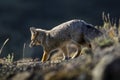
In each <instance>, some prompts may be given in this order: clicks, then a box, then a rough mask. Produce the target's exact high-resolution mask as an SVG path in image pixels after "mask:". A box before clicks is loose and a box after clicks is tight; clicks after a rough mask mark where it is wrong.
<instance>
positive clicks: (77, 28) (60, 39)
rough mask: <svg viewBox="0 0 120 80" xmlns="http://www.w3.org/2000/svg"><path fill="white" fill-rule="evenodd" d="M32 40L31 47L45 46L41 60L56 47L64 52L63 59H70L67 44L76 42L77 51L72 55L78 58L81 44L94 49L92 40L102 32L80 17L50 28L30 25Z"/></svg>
mask: <svg viewBox="0 0 120 80" xmlns="http://www.w3.org/2000/svg"><path fill="white" fill-rule="evenodd" d="M30 32H31V42H30V44H29V46H30V47H33V46H38V45H41V46H42V47H43V56H42V59H41V62H45V61H47V60H48V58H49V57H50V54H51V52H52V51H53V50H55V49H60V50H62V52H63V60H66V59H69V58H70V57H69V53H68V48H67V45H68V44H69V43H71V42H72V43H74V44H75V45H76V46H77V52H75V54H74V55H73V56H72V57H71V58H72V59H73V58H76V57H77V56H78V55H80V52H81V46H86V47H88V48H90V49H92V46H91V43H90V41H91V40H93V39H94V38H96V37H99V36H101V35H102V32H101V31H100V30H98V29H97V28H95V27H94V26H93V25H92V24H89V23H87V22H85V21H84V20H80V19H73V20H69V21H67V22H64V23H62V24H60V25H58V26H55V27H53V28H52V29H50V30H45V29H41V28H35V27H30Z"/></svg>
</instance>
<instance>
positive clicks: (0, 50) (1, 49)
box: [0, 38, 9, 54]
mask: <svg viewBox="0 0 120 80" xmlns="http://www.w3.org/2000/svg"><path fill="white" fill-rule="evenodd" d="M8 41H9V38H7V39H6V40H5V42H4V43H3V45H2V47H1V48H0V54H1V53H2V51H3V48H4V46H5V45H6V44H7V42H8Z"/></svg>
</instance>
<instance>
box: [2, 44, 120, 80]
mask: <svg viewBox="0 0 120 80" xmlns="http://www.w3.org/2000/svg"><path fill="white" fill-rule="evenodd" d="M119 48H120V45H119V43H114V44H112V45H109V46H108V45H107V44H105V45H104V47H103V46H102V47H101V46H97V47H96V48H94V51H92V52H91V51H90V50H89V49H87V48H84V49H83V51H82V52H83V53H84V54H83V55H81V56H79V57H77V58H75V59H70V60H63V61H60V60H53V61H52V60H50V61H47V62H45V63H41V62H40V61H38V60H33V59H24V60H19V61H16V62H13V63H4V64H2V63H1V64H0V80H120V76H119V75H120V57H119V56H120V53H119V52H120V49H119ZM91 54H92V55H91Z"/></svg>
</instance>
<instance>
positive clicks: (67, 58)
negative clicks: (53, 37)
mask: <svg viewBox="0 0 120 80" xmlns="http://www.w3.org/2000/svg"><path fill="white" fill-rule="evenodd" d="M70 58H71V57H64V58H63V59H62V60H69V59H70Z"/></svg>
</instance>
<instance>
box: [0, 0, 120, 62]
mask: <svg viewBox="0 0 120 80" xmlns="http://www.w3.org/2000/svg"><path fill="white" fill-rule="evenodd" d="M119 4H120V1H119V0H92V1H91V0H0V46H2V44H3V42H4V41H5V40H6V39H7V38H9V39H10V40H9V42H8V43H7V44H6V46H5V47H4V49H3V51H2V53H1V55H0V57H6V56H7V55H8V54H11V53H14V56H15V60H18V59H21V58H22V55H23V45H24V43H26V48H25V51H24V53H25V54H24V56H25V57H32V58H41V55H42V47H40V46H39V47H34V48H29V47H28V44H29V42H30V31H29V28H30V27H31V26H34V27H40V28H43V29H51V28H52V27H54V26H56V25H59V24H61V23H62V22H65V21H68V20H71V19H75V18H77V19H83V20H85V21H86V22H88V23H91V24H93V25H102V12H103V11H104V12H106V13H110V15H111V16H112V17H116V18H117V19H118V18H119V15H120V6H119ZM40 53H41V54H40Z"/></svg>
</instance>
